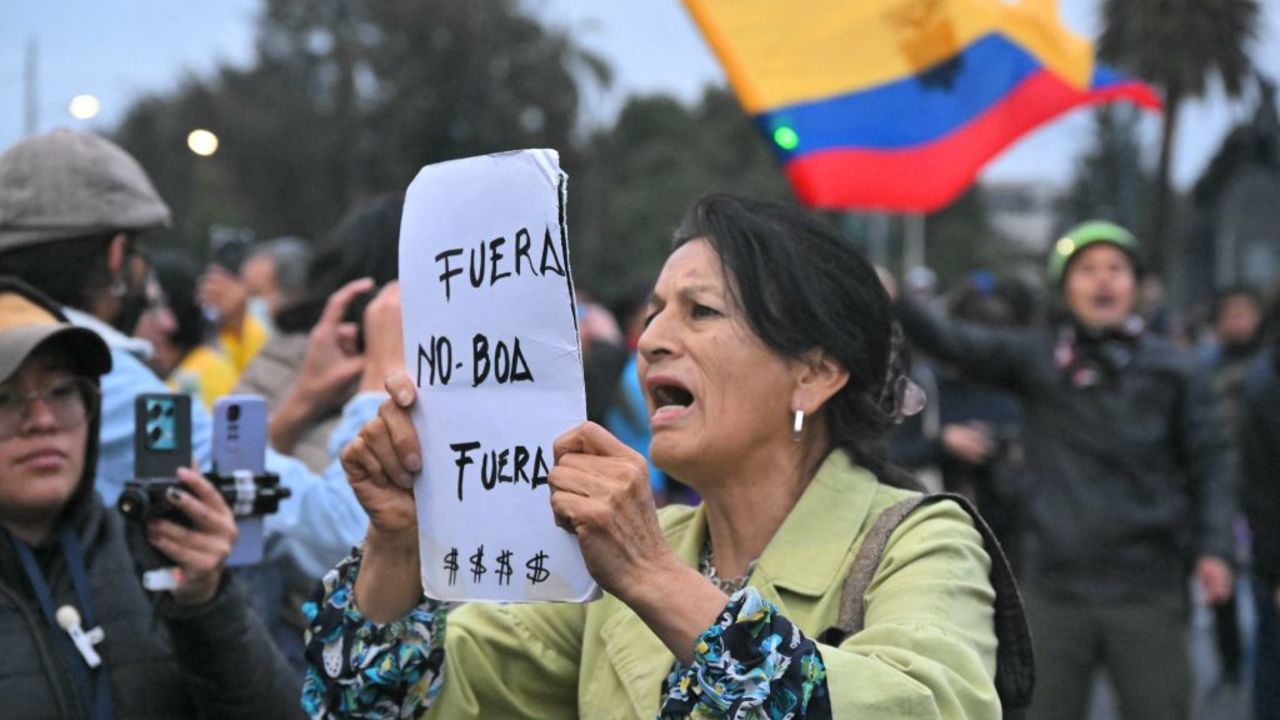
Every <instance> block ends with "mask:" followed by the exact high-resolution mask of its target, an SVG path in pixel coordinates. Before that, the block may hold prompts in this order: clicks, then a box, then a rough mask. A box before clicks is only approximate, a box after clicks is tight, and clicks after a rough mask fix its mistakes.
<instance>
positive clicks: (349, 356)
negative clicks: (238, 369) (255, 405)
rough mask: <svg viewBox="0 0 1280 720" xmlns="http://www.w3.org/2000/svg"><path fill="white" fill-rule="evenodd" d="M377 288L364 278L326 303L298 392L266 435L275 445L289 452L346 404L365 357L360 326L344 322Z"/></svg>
mask: <svg viewBox="0 0 1280 720" xmlns="http://www.w3.org/2000/svg"><path fill="white" fill-rule="evenodd" d="M372 289H373V280H371V279H369V278H360V279H359V280H352V281H351V282H349V283H347V284H346V285H343V286H342V287H341V288H338V290H337V292H335V293H333V294H332V295H330V296H329V299H328V300H327V301H326V302H325V305H324V311H323V312H322V313H321V314H320V320H319V321H317V322H316V325H315V327H314V328H312V330H311V334H310V335H309V336H308V337H307V352H306V355H304V356H303V358H302V368H301V370H300V371H299V372H298V380H297V382H296V383H295V384H294V386H293V389H291V390H290V391H289V393H288V394H287V395H286V396H285V398H284V400H282V401H281V402H280V406H279V407H278V408H276V411H275V412H274V413H272V415H271V421H270V423H269V424H268V426H267V434H268V435H269V436H270V438H271V445H272V447H274V448H275V449H276V450H279V451H280V452H284V453H287V452H290V451H292V450H293V448H294V446H296V445H297V444H298V440H299V438H300V436H301V431H302V430H303V428H305V427H306V426H307V424H308V423H310V422H311V421H312V420H314V419H316V418H317V417H320V416H322V415H324V414H325V413H326V412H327V411H328V410H329V409H330V408H332V407H334V406H335V405H339V404H341V403H342V402H343V401H345V400H346V398H347V397H348V396H349V395H350V394H351V392H350V391H351V388H352V385H353V384H354V383H355V382H356V381H357V380H358V379H359V378H360V374H361V373H362V372H363V371H364V369H365V365H366V363H365V358H364V356H363V355H361V354H360V353H359V352H357V350H356V333H357V329H356V326H355V323H348V322H343V320H342V319H343V316H344V315H345V314H346V312H347V307H348V306H350V305H351V303H352V301H354V300H355V299H356V298H357V297H359V296H360V295H361V294H363V293H366V292H369V291H370V290H372Z"/></svg>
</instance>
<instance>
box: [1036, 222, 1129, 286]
mask: <svg viewBox="0 0 1280 720" xmlns="http://www.w3.org/2000/svg"><path fill="white" fill-rule="evenodd" d="M1097 243H1107V244H1108V245H1114V246H1116V247H1118V248H1120V249H1121V250H1123V251H1124V253H1125V255H1128V256H1129V261H1130V262H1132V263H1133V270H1134V273H1135V274H1137V273H1140V271H1141V269H1142V263H1141V260H1140V258H1139V253H1140V248H1139V247H1138V239H1137V238H1136V237H1134V236H1133V233H1131V232H1129V231H1128V230H1126V229H1124V228H1123V227H1120V226H1119V225H1117V224H1115V223H1113V222H1109V221H1107V220H1089V221H1087V222H1083V223H1080V224H1079V225H1077V226H1075V227H1073V228H1071V229H1070V230H1068V231H1067V233H1066V234H1065V235H1063V236H1062V237H1061V238H1058V240H1057V242H1055V243H1054V244H1053V248H1052V249H1050V251H1049V267H1048V274H1049V281H1050V282H1052V283H1053V284H1054V285H1055V286H1056V285H1061V284H1062V279H1063V278H1064V277H1066V274H1067V266H1068V265H1070V264H1071V260H1072V259H1073V258H1075V256H1076V253H1078V252H1080V251H1081V250H1083V249H1085V248H1087V247H1089V246H1090V245H1094V244H1097Z"/></svg>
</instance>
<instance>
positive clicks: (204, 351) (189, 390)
mask: <svg viewBox="0 0 1280 720" xmlns="http://www.w3.org/2000/svg"><path fill="white" fill-rule="evenodd" d="M238 376H239V373H237V372H236V369H235V368H234V367H232V366H231V362H230V361H228V360H227V359H226V358H225V357H223V355H222V353H220V352H218V351H217V350H214V349H213V348H211V347H208V346H206V345H201V346H200V347H197V348H196V349H195V350H192V351H191V352H189V353H187V356H186V357H184V358H182V362H181V363H178V367H176V368H174V370H173V372H171V373H169V377H168V378H167V379H166V380H165V383H166V384H167V385H168V386H169V387H171V388H173V390H174V392H180V393H186V394H187V395H190V396H191V397H193V398H198V399H199V400H201V401H202V402H204V405H205V407H207V408H209V409H210V410H212V409H213V402H214V401H215V400H217V399H218V398H220V397H222V396H223V395H226V394H228V393H230V392H231V388H233V387H235V384H236V378H237V377H238Z"/></svg>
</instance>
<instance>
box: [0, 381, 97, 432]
mask: <svg viewBox="0 0 1280 720" xmlns="http://www.w3.org/2000/svg"><path fill="white" fill-rule="evenodd" d="M36 399H39V400H40V402H42V403H44V406H45V407H46V408H48V409H49V412H50V414H52V415H53V419H54V422H56V423H57V425H58V427H59V428H61V429H63V430H74V429H75V428H78V427H80V426H81V425H83V424H84V422H85V420H87V419H88V418H89V417H90V416H91V415H92V414H93V413H94V412H95V411H96V410H97V405H98V388H97V386H95V385H94V384H93V382H91V381H90V380H88V379H86V378H82V377H74V376H73V377H63V378H59V379H57V380H54V381H52V382H50V383H48V384H47V385H45V386H44V387H43V388H40V389H39V390H35V391H32V392H27V393H23V392H20V391H19V390H18V389H17V388H16V387H13V386H11V385H0V442H3V441H5V440H8V439H10V438H12V437H16V436H17V435H18V434H19V433H20V432H21V430H22V423H23V422H24V421H25V420H26V419H27V417H28V415H27V413H28V412H29V410H30V408H31V401H33V400H36Z"/></svg>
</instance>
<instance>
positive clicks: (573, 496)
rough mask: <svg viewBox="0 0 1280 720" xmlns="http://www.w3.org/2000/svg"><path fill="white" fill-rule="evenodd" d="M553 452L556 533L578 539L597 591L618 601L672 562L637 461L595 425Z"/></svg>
mask: <svg viewBox="0 0 1280 720" xmlns="http://www.w3.org/2000/svg"><path fill="white" fill-rule="evenodd" d="M553 448H554V451H555V457H556V463H555V467H553V468H552V469H551V474H550V476H549V477H548V484H549V485H550V486H551V510H552V512H553V513H554V514H555V518H556V524H557V525H560V526H561V527H563V528H564V529H566V530H568V531H570V532H572V533H574V534H575V535H577V536H578V543H579V544H580V545H581V547H582V555H583V558H584V560H585V561H586V564H587V570H588V571H590V573H591V576H592V577H593V578H595V580H596V582H597V583H599V584H600V587H601V588H603V589H604V590H606V591H608V592H611V593H613V594H615V595H622V592H620V591H622V590H623V589H625V588H629V587H637V586H640V585H644V584H645V580H644V579H645V578H646V577H649V576H650V573H651V571H653V570H655V569H658V568H662V567H663V566H664V564H665V563H670V562H672V561H673V556H672V554H671V550H670V548H669V547H668V546H667V543H666V540H665V538H664V537H663V535H662V529H661V527H660V526H659V525H658V515H657V508H656V506H655V504H654V500H653V492H652V489H651V486H650V484H649V467H648V465H647V464H646V462H645V459H644V456H643V455H641V454H640V453H638V452H636V451H635V450H632V449H631V448H629V447H627V445H625V444H624V443H623V442H622V441H621V440H618V439H617V438H615V437H614V436H613V435H612V434H610V433H609V431H608V430H605V429H604V428H603V427H600V426H599V425H597V424H595V423H593V422H586V423H583V424H581V425H579V426H577V427H575V428H573V429H572V430H569V431H568V432H566V433H564V434H563V435H561V436H560V437H559V438H557V439H556V441H555V445H554V446H553Z"/></svg>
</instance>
